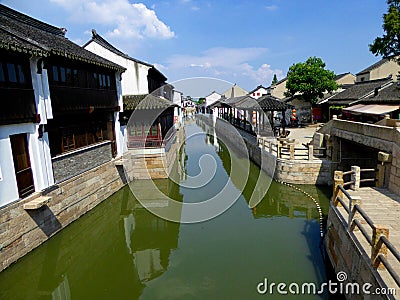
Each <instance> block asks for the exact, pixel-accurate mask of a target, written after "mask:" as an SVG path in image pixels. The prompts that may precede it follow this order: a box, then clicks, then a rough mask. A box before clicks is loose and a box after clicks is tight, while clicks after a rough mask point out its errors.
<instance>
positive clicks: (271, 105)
mask: <svg viewBox="0 0 400 300" xmlns="http://www.w3.org/2000/svg"><path fill="white" fill-rule="evenodd" d="M208 108H209V109H210V110H212V111H213V112H214V113H217V114H218V117H220V118H222V119H224V120H227V121H228V122H230V123H231V124H232V125H234V126H236V127H238V128H240V129H242V130H244V131H246V132H249V133H251V134H253V135H254V136H258V137H265V138H273V137H276V136H282V135H283V136H287V133H286V129H285V128H286V121H285V118H284V116H285V112H286V110H287V109H290V108H292V106H291V105H289V104H287V103H284V102H282V101H281V100H279V99H278V98H275V97H273V96H271V95H264V96H262V97H260V98H259V99H257V100H256V99H254V98H252V97H250V96H240V97H232V98H228V99H220V100H218V101H215V102H214V103H212V104H211V105H209V107H208ZM275 112H280V113H281V114H282V116H283V117H281V119H280V122H279V124H276V125H275V123H276V122H275V118H276V116H275V115H276V114H275Z"/></svg>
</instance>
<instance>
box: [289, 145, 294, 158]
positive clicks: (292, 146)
mask: <svg viewBox="0 0 400 300" xmlns="http://www.w3.org/2000/svg"><path fill="white" fill-rule="evenodd" d="M289 154H290V160H294V144H289Z"/></svg>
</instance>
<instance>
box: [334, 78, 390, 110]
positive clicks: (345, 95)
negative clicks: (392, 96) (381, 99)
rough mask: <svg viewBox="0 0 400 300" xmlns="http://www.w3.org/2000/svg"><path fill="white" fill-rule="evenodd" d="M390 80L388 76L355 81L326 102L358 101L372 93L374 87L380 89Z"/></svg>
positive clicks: (343, 102) (346, 102)
mask: <svg viewBox="0 0 400 300" xmlns="http://www.w3.org/2000/svg"><path fill="white" fill-rule="evenodd" d="M391 82H392V79H389V78H385V79H378V80H371V81H363V82H357V83H355V84H354V85H352V86H351V87H349V88H348V89H346V90H344V91H343V92H340V93H338V94H336V95H334V96H333V97H332V98H330V99H329V100H328V102H329V103H332V104H333V103H335V104H348V103H352V102H354V101H358V100H360V99H362V98H365V97H367V96H368V95H369V94H371V93H373V92H374V91H375V89H381V88H382V87H384V86H386V85H388V84H390V83H391Z"/></svg>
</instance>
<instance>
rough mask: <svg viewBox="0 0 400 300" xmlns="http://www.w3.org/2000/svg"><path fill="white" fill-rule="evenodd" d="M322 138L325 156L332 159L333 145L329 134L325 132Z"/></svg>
mask: <svg viewBox="0 0 400 300" xmlns="http://www.w3.org/2000/svg"><path fill="white" fill-rule="evenodd" d="M324 139H325V146H326V153H325V155H326V158H327V159H332V149H333V145H332V140H331V135H330V134H328V133H326V134H325V137H324Z"/></svg>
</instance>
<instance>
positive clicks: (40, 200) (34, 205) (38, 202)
mask: <svg viewBox="0 0 400 300" xmlns="http://www.w3.org/2000/svg"><path fill="white" fill-rule="evenodd" d="M50 200H51V197H46V196H40V197H37V198H35V199H33V200H31V201H29V202H26V203H25V204H24V209H25V210H32V209H38V208H41V207H42V206H44V205H46V204H47V203H48V202H49V201H50Z"/></svg>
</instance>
